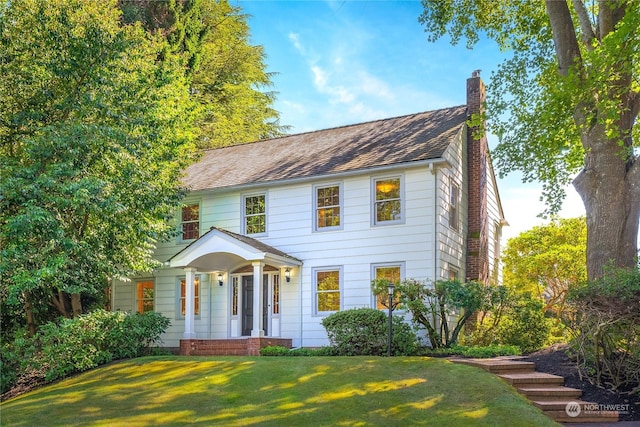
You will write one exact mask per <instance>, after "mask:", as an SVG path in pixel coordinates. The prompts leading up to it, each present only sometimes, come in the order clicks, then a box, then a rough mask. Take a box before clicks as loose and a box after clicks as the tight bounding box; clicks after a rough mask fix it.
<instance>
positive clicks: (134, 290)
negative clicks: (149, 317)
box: [133, 277, 158, 313]
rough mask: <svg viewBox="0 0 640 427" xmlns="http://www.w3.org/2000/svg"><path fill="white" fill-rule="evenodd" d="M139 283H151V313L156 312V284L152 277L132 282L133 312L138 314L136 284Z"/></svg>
mask: <svg viewBox="0 0 640 427" xmlns="http://www.w3.org/2000/svg"><path fill="white" fill-rule="evenodd" d="M140 282H153V310H152V311H156V302H157V297H156V292H157V291H158V288H157V283H156V279H155V278H154V277H141V278H138V279H134V280H133V284H134V286H133V301H134V308H135V310H134V311H135V312H136V313H139V311H138V302H139V301H140V300H139V299H138V283H140Z"/></svg>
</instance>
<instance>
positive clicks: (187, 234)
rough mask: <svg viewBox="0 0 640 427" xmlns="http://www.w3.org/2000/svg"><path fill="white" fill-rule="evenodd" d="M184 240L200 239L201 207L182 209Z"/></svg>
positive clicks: (192, 206)
mask: <svg viewBox="0 0 640 427" xmlns="http://www.w3.org/2000/svg"><path fill="white" fill-rule="evenodd" d="M181 228H182V240H195V239H197V238H198V237H200V205H198V204H193V205H187V206H183V207H182V216H181Z"/></svg>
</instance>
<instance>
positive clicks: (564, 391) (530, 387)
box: [451, 357, 619, 423]
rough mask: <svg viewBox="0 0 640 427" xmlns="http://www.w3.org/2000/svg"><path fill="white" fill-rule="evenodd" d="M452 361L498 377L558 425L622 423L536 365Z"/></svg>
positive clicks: (512, 361) (497, 360)
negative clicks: (585, 400)
mask: <svg viewBox="0 0 640 427" xmlns="http://www.w3.org/2000/svg"><path fill="white" fill-rule="evenodd" d="M451 361H452V362H454V363H463V364H465V365H470V366H475V367H478V368H482V369H484V370H485V371H488V372H491V373H494V374H496V375H498V376H499V377H500V378H502V379H503V380H504V381H506V382H507V383H509V384H511V385H512V386H513V387H515V389H516V390H518V392H519V393H520V394H523V395H524V396H526V397H527V399H529V400H531V401H532V402H533V404H534V405H535V406H536V407H538V408H540V409H541V410H542V411H543V412H544V413H545V414H546V415H547V416H549V417H550V418H552V419H553V420H555V421H557V422H560V423H605V422H606V423H611V422H617V421H618V415H619V414H618V412H616V411H597V410H591V408H592V407H593V408H595V407H597V406H598V405H597V404H594V403H591V402H584V401H582V400H580V396H581V395H582V391H581V390H578V389H575V388H569V387H565V386H564V385H563V384H564V378H563V377H560V376H558V375H551V374H546V373H543V372H536V371H535V364H534V363H533V362H523V361H519V360H517V359H513V358H508V357H507V358H502V357H498V358H493V359H458V358H452V359H451Z"/></svg>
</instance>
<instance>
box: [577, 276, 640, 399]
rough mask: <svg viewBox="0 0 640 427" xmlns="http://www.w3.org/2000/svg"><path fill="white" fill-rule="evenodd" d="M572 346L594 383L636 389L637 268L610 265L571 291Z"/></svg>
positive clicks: (639, 353) (639, 374)
mask: <svg viewBox="0 0 640 427" xmlns="http://www.w3.org/2000/svg"><path fill="white" fill-rule="evenodd" d="M569 303H570V304H571V306H572V307H573V308H574V310H575V317H574V318H573V319H572V322H571V324H570V327H571V331H572V334H573V340H572V342H571V346H572V349H573V350H574V352H575V353H576V355H577V357H578V367H579V369H580V371H581V373H582V374H583V375H585V376H586V377H587V378H589V379H590V381H592V382H593V383H595V384H598V385H600V386H607V387H608V388H613V389H615V390H619V391H627V392H636V393H640V270H638V269H635V270H609V271H608V272H607V274H606V275H605V276H603V277H602V278H600V279H598V280H595V281H591V282H589V283H588V284H587V285H586V286H584V287H581V288H578V289H575V290H573V291H572V292H571V294H570V295H569Z"/></svg>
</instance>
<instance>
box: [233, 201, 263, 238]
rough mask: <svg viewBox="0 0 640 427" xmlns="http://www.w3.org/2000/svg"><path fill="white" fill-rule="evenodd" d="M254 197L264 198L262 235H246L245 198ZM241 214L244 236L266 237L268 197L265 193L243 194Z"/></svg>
mask: <svg viewBox="0 0 640 427" xmlns="http://www.w3.org/2000/svg"><path fill="white" fill-rule="evenodd" d="M256 196H264V232H262V233H252V234H248V233H247V215H246V212H247V197H256ZM241 197H242V206H241V209H242V212H241V213H240V216H241V217H242V234H244V235H245V236H252V237H256V236H257V237H260V236H266V235H267V234H268V232H269V197H268V193H267V192H266V191H263V192H259V193H247V194H243V195H242V196H241Z"/></svg>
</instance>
